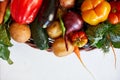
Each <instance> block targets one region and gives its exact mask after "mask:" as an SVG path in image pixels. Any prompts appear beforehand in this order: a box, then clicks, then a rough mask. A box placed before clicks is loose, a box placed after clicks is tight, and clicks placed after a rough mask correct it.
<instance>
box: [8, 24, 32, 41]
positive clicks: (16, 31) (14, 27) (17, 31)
mask: <svg viewBox="0 0 120 80" xmlns="http://www.w3.org/2000/svg"><path fill="white" fill-rule="evenodd" d="M9 32H10V35H11V37H12V38H13V40H15V41H16V42H20V43H24V42H26V41H27V40H28V39H29V38H30V37H31V31H30V28H29V26H28V25H25V24H18V23H16V22H15V23H12V24H11V25H10V28H9Z"/></svg>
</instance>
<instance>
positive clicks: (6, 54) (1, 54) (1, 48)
mask: <svg viewBox="0 0 120 80" xmlns="http://www.w3.org/2000/svg"><path fill="white" fill-rule="evenodd" d="M0 58H2V59H3V60H6V61H7V62H8V63H9V64H13V62H12V60H11V59H10V51H9V49H8V46H5V45H3V44H0Z"/></svg>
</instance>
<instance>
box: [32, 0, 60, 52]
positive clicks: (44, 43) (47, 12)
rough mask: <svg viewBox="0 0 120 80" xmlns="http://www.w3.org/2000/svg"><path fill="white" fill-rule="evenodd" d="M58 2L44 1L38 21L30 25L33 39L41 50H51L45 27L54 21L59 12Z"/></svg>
mask: <svg viewBox="0 0 120 80" xmlns="http://www.w3.org/2000/svg"><path fill="white" fill-rule="evenodd" d="M57 2H58V1H57V0H44V1H43V4H42V7H41V9H40V10H39V13H38V15H37V17H36V19H35V20H34V21H33V23H31V24H30V29H31V33H32V36H31V37H32V39H33V41H34V43H35V44H36V46H37V47H38V48H39V49H41V50H45V49H48V48H49V40H48V35H47V32H46V30H45V27H46V26H47V25H48V24H49V23H50V22H51V21H53V20H54V17H55V14H56V12H57Z"/></svg>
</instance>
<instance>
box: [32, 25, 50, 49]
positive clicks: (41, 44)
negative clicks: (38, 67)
mask: <svg viewBox="0 0 120 80" xmlns="http://www.w3.org/2000/svg"><path fill="white" fill-rule="evenodd" d="M33 25H34V26H31V27H30V29H31V33H32V38H33V41H34V43H35V44H36V46H37V47H38V48H39V49H41V50H45V49H48V48H49V45H48V44H49V40H48V35H47V32H46V30H45V28H42V27H39V26H38V25H37V24H36V23H34V24H33Z"/></svg>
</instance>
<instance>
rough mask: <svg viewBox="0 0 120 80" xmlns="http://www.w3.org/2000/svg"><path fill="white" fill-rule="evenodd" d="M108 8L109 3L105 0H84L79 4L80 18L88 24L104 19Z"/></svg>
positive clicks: (106, 16) (94, 23)
mask: <svg viewBox="0 0 120 80" xmlns="http://www.w3.org/2000/svg"><path fill="white" fill-rule="evenodd" d="M110 10H111V6H110V4H109V3H108V2H107V1H105V0H85V1H83V3H82V5H81V12H82V18H83V20H84V21H85V22H86V23H88V24H90V25H97V24H99V23H100V22H103V21H105V20H106V19H107V18H108V15H109V12H110Z"/></svg>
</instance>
